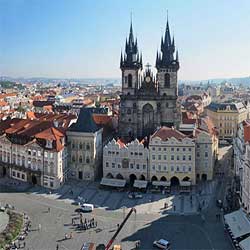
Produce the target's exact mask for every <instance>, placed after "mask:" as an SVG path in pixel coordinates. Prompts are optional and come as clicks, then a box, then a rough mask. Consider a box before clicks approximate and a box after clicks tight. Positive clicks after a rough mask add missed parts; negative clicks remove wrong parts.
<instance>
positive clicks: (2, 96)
mask: <svg viewBox="0 0 250 250" xmlns="http://www.w3.org/2000/svg"><path fill="white" fill-rule="evenodd" d="M16 95H17V93H7V94H0V99H4V98H6V97H10V96H16Z"/></svg>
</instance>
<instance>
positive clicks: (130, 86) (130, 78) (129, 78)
mask: <svg viewBox="0 0 250 250" xmlns="http://www.w3.org/2000/svg"><path fill="white" fill-rule="evenodd" d="M128 87H129V88H132V75H131V74H129V75H128Z"/></svg>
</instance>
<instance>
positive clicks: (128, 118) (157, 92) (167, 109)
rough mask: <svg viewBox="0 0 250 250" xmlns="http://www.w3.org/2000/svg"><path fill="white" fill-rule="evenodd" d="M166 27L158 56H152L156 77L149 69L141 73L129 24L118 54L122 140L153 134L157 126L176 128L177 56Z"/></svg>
mask: <svg viewBox="0 0 250 250" xmlns="http://www.w3.org/2000/svg"><path fill="white" fill-rule="evenodd" d="M174 54H175V42H174V38H173V39H172V38H171V36H170V30H169V25H168V23H167V27H166V32H165V37H164V39H163V38H162V41H161V52H157V56H156V69H157V74H156V77H154V76H153V74H152V72H151V70H150V68H149V66H150V65H148V66H147V69H146V71H145V72H144V73H142V69H143V65H142V55H140V56H139V52H138V46H137V39H134V36H133V29H132V24H131V27H130V33H129V38H128V40H127V41H126V45H125V54H124V56H123V55H122V54H121V61H120V68H121V71H122V94H121V96H120V98H121V100H120V116H119V134H120V136H121V137H124V138H139V137H141V138H142V137H144V136H147V135H149V134H151V133H153V132H154V131H155V129H156V128H157V127H158V126H176V127H178V125H179V123H180V120H181V114H180V111H179V108H178V105H177V97H178V93H177V92H178V91H177V89H178V86H177V72H178V70H179V59H178V52H176V55H174Z"/></svg>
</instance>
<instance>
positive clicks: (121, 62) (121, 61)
mask: <svg viewBox="0 0 250 250" xmlns="http://www.w3.org/2000/svg"><path fill="white" fill-rule="evenodd" d="M122 65H123V56H122V51H121V59H120V67H122Z"/></svg>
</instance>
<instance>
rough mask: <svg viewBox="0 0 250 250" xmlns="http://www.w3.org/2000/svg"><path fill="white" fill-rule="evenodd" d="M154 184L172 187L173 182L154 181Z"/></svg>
mask: <svg viewBox="0 0 250 250" xmlns="http://www.w3.org/2000/svg"><path fill="white" fill-rule="evenodd" d="M152 185H153V186H159V187H160V186H161V187H170V186H171V183H170V181H153V182H152Z"/></svg>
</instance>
